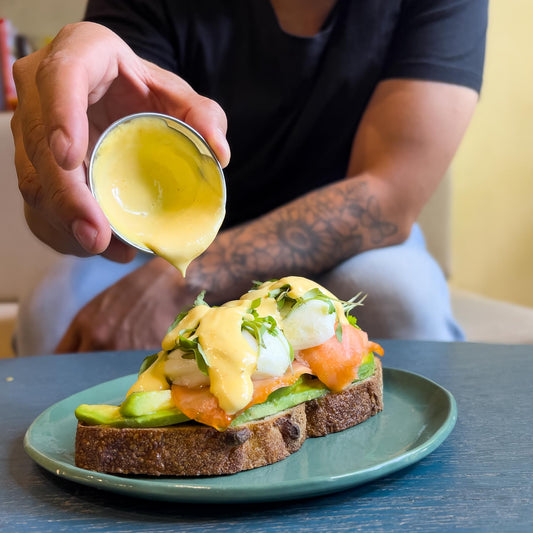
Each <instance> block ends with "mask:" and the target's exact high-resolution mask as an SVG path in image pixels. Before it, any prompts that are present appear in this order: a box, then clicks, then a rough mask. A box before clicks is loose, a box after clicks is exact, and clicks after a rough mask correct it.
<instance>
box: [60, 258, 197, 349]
mask: <svg viewBox="0 0 533 533" xmlns="http://www.w3.org/2000/svg"><path fill="white" fill-rule="evenodd" d="M196 296H198V294H197V293H194V294H193V293H192V292H191V290H189V289H188V288H187V286H186V285H185V282H184V280H183V278H182V276H181V274H180V273H179V272H178V271H177V270H176V269H175V268H174V267H172V266H170V265H169V264H168V263H166V262H165V261H163V260H162V259H160V258H154V259H152V260H151V261H148V262H147V263H146V264H145V265H143V266H142V267H140V268H138V269H136V270H135V271H133V272H132V273H131V274H129V275H127V276H126V277H124V278H122V279H121V280H120V281H118V282H117V283H115V284H114V285H112V286H111V287H109V288H107V289H106V290H104V291H103V292H102V293H100V294H99V295H98V296H96V297H95V298H94V299H93V300H91V301H90V302H89V303H88V304H87V305H86V306H85V307H83V308H82V309H81V310H80V311H79V312H78V314H77V315H76V316H75V318H74V320H73V321H72V323H71V324H70V326H69V328H68V330H67V331H66V333H65V335H64V336H63V338H62V339H61V341H60V343H59V345H58V346H57V348H56V352H57V353H71V352H89V351H98V350H126V349H128V350H132V349H159V347H160V346H161V341H162V340H163V337H164V335H165V332H166V330H167V328H168V327H169V326H170V324H172V321H173V320H174V318H175V317H176V315H177V314H178V313H179V312H180V311H181V310H182V309H183V307H185V306H188V305H192V303H193V301H194V299H195V298H196Z"/></svg>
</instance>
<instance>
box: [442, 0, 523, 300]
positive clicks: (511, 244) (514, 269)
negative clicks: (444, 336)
mask: <svg viewBox="0 0 533 533" xmlns="http://www.w3.org/2000/svg"><path fill="white" fill-rule="evenodd" d="M532 23H533V2H532V1H531V0H504V1H502V0H493V1H492V2H491V3H490V18H489V33H488V42H487V57H486V70H485V82H484V87H483V89H482V95H481V100H480V104H479V107H478V109H477V111H476V114H475V116H474V120H473V122H472V124H471V126H470V128H469V130H468V132H467V135H466V138H465V140H464V142H463V144H462V146H461V148H460V150H459V153H458V154H457V156H456V159H455V162H454V165H453V170H454V193H453V205H454V210H453V224H452V250H453V256H452V257H453V262H452V265H453V268H452V273H453V274H452V279H451V282H452V284H453V285H454V286H457V287H459V288H464V289H468V290H472V291H475V292H478V293H482V294H484V295H487V296H490V297H493V298H497V299H501V300H508V301H512V302H515V303H519V304H522V305H528V306H533V153H532V150H531V145H532V143H533V32H532V31H531V25H532Z"/></svg>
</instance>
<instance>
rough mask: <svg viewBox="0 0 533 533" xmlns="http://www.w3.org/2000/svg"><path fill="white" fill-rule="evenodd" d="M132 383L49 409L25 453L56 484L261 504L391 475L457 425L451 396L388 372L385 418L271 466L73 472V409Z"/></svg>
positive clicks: (114, 398)
mask: <svg viewBox="0 0 533 533" xmlns="http://www.w3.org/2000/svg"><path fill="white" fill-rule="evenodd" d="M134 381H135V376H134V375H132V376H127V377H123V378H119V379H115V380H113V381H108V382H106V383H102V384H101V385H97V386H96V387H91V388H90V389H87V390H85V391H83V392H80V393H78V394H75V395H73V396H70V397H69V398H66V399H65V400H62V401H60V402H58V403H56V404H55V405H53V406H51V407H49V408H48V409H47V410H46V411H44V412H43V413H42V414H41V415H40V416H39V417H37V418H36V419H35V421H34V422H33V423H32V425H31V426H30V428H29V429H28V431H27V432H26V436H25V439H24V448H25V450H26V452H27V453H28V454H29V455H30V457H31V458H32V459H33V460H34V461H35V462H36V463H38V464H39V465H41V466H42V467H44V468H45V469H46V470H48V471H50V472H52V473H53V474H55V475H57V476H59V477H62V478H66V479H69V480H71V481H75V482H77V483H81V484H84V485H89V486H91V487H96V488H98V489H104V490H109V491H113V492H117V493H121V494H127V495H131V496H136V497H141V498H147V499H153V500H162V501H177V502H195V503H237V502H258V501H263V502H264V501H276V500H288V499H293V498H303V497H310V496H318V495H323V494H328V493H332V492H336V491H340V490H344V489H348V488H351V487H354V486H357V485H361V484H363V483H367V482H369V481H372V480H375V479H377V478H380V477H383V476H386V475H388V474H391V473H392V472H396V471H398V470H400V469H402V468H405V467H407V466H409V465H411V464H413V463H415V462H417V461H419V460H420V459H422V458H423V457H425V456H426V455H428V454H429V453H431V452H432V451H433V450H435V448H437V447H438V446H439V445H440V444H441V443H442V442H443V441H444V439H446V437H447V436H448V435H449V434H450V432H451V430H452V429H453V427H454V425H455V422H456V419H457V408H456V403H455V399H454V398H453V396H452V395H451V393H450V392H448V391H447V390H445V389H443V388H442V387H440V386H439V385H437V384H436V383H434V382H433V381H430V380H428V379H426V378H424V377H422V376H419V375H417V374H412V373H409V372H405V371H402V370H395V369H390V368H386V369H384V389H385V391H384V404H385V408H384V410H383V412H381V413H379V414H378V415H376V416H374V417H372V418H371V419H369V420H367V421H366V422H363V423H362V424H360V425H358V426H356V427H353V428H351V429H347V430H345V431H342V432H340V433H335V434H332V435H328V436H326V437H320V438H315V439H308V440H306V442H305V443H304V445H303V446H302V448H301V449H300V450H299V451H298V452H296V453H295V454H293V455H291V456H289V457H288V458H287V459H284V460H283V461H280V462H278V463H276V464H273V465H269V466H264V467H262V468H256V469H255V470H249V471H246V472H240V473H238V474H233V475H228V476H215V477H199V478H170V477H161V478H147V477H135V476H116V475H108V474H101V473H99V472H93V471H89V470H83V469H81V468H77V467H76V466H75V465H74V438H75V433H76V423H77V421H76V418H75V416H74V409H75V408H76V407H77V406H78V405H80V404H82V403H109V404H113V403H115V404H118V403H120V401H121V400H122V398H124V395H125V393H126V391H127V390H128V388H129V387H130V385H131V384H132V383H133V382H134Z"/></svg>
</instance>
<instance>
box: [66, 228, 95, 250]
mask: <svg viewBox="0 0 533 533" xmlns="http://www.w3.org/2000/svg"><path fill="white" fill-rule="evenodd" d="M72 233H73V234H74V237H76V240H77V241H78V242H79V243H80V244H81V246H82V247H83V248H84V249H85V250H86V251H87V252H90V253H94V246H95V244H96V237H97V236H98V231H97V230H96V228H95V227H94V226H93V225H92V224H89V222H87V221H86V220H75V221H74V222H73V223H72Z"/></svg>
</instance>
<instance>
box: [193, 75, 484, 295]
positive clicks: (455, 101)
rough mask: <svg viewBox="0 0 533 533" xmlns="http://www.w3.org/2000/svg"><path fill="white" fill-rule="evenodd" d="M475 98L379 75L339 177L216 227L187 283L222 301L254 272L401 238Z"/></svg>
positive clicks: (312, 264) (300, 268) (311, 263)
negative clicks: (234, 224)
mask: <svg viewBox="0 0 533 533" xmlns="http://www.w3.org/2000/svg"><path fill="white" fill-rule="evenodd" d="M476 102H477V93H476V92H475V91H473V90H471V89H468V88H464V87H460V86H456V85H449V84H443V83H433V82H425V81H411V80H390V81H385V82H382V83H381V84H380V85H379V86H378V88H377V90H376V92H375V94H374V96H373V98H372V99H371V101H370V103H369V106H368V108H367V111H366V113H365V115H364V117H363V120H362V122H361V125H360V127H359V130H358V132H357V135H356V137H355V139H354V142H353V147H352V154H351V158H350V162H349V165H348V171H347V178H346V179H345V180H343V181H340V182H337V183H334V184H332V185H329V186H327V187H325V188H323V189H321V190H316V191H312V192H310V193H309V194H307V195H305V196H303V197H302V198H299V199H297V200H296V201H294V202H291V203H290V204H287V205H285V206H283V207H280V208H279V209H277V210H275V211H273V212H271V213H269V214H267V215H266V216H264V217H261V218H260V219H258V220H254V221H252V222H250V223H248V224H246V225H243V226H240V227H238V228H234V229H230V230H228V231H225V232H223V233H222V234H220V235H219V237H218V238H217V240H216V241H215V242H214V243H213V245H212V246H211V247H210V248H209V249H208V250H207V252H206V253H205V254H204V255H203V256H201V257H200V258H199V259H198V260H196V262H195V263H193V265H191V268H190V271H189V274H188V279H189V283H190V284H192V285H195V286H196V287H197V288H198V289H200V288H207V289H208V296H211V298H214V300H215V301H222V300H224V299H225V298H227V297H229V296H231V293H232V292H233V291H232V290H231V289H230V288H234V291H235V292H239V291H241V292H242V291H243V290H246V289H247V287H248V286H249V285H250V281H251V280H253V279H259V280H261V279H266V278H271V277H279V276H282V275H284V274H294V275H298V274H300V275H311V276H312V275H316V274H319V273H322V272H324V271H326V270H328V269H330V268H332V267H334V266H336V265H337V264H339V263H340V262H342V261H343V260H345V259H347V258H349V257H351V256H353V255H355V254H357V253H360V252H363V251H365V250H370V249H372V248H378V247H383V246H389V245H393V244H398V243H400V242H402V241H403V240H405V239H406V238H407V237H408V235H409V232H410V230H411V226H412V224H413V223H414V222H415V221H416V219H417V217H418V215H419V213H420V211H421V210H422V207H423V206H424V204H425V203H426V202H427V200H428V199H429V197H430V196H431V194H432V193H433V191H434V190H435V188H436V187H437V185H438V183H439V181H440V179H441V178H442V176H443V175H444V173H445V171H446V169H447V168H448V166H449V164H450V162H451V159H452V157H453V155H454V153H455V151H456V149H457V147H458V145H459V142H460V140H461V138H462V136H463V134H464V132H465V130H466V127H467V125H468V123H469V121H470V119H471V116H472V114H473V111H474V108H475V105H476ZM220 265H222V268H221V267H220Z"/></svg>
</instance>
